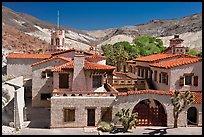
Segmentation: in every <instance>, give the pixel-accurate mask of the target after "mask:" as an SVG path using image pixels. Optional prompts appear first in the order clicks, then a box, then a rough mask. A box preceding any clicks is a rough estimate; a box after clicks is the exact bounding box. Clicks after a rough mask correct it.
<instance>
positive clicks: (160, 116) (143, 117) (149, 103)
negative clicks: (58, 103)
mask: <svg viewBox="0 0 204 137" xmlns="http://www.w3.org/2000/svg"><path fill="white" fill-rule="evenodd" d="M134 112H138V121H137V126H167V115H166V113H165V110H164V108H163V106H162V104H161V103H160V102H159V101H157V100H154V99H153V100H150V99H145V100H142V101H140V102H139V103H138V104H137V105H136V106H135V107H134V109H133V113H134Z"/></svg>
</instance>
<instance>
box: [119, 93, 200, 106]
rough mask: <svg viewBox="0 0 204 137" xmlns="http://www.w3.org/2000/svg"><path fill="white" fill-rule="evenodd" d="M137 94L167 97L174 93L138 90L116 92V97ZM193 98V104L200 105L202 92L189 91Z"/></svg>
mask: <svg viewBox="0 0 204 137" xmlns="http://www.w3.org/2000/svg"><path fill="white" fill-rule="evenodd" d="M137 94H159V95H169V96H172V97H173V96H174V91H164V90H138V91H128V92H118V93H117V95H118V96H128V95H137ZM191 94H192V95H193V96H194V101H193V104H202V92H201V91H191Z"/></svg>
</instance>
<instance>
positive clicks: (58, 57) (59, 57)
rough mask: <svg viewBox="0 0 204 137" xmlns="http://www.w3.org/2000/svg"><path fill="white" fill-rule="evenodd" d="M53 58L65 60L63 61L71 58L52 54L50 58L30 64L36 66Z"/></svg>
mask: <svg viewBox="0 0 204 137" xmlns="http://www.w3.org/2000/svg"><path fill="white" fill-rule="evenodd" d="M55 59H61V60H65V61H71V60H72V59H71V58H66V57H63V56H54V57H52V58H49V59H46V60H42V61H39V62H36V63H34V64H32V65H31V66H36V65H39V64H43V63H45V62H48V61H51V60H55Z"/></svg>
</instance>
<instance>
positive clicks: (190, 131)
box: [100, 127, 202, 135]
mask: <svg viewBox="0 0 204 137" xmlns="http://www.w3.org/2000/svg"><path fill="white" fill-rule="evenodd" d="M100 134H101V135H202V127H178V128H168V127H136V129H132V131H130V132H126V133H123V132H122V131H116V132H113V133H108V132H100Z"/></svg>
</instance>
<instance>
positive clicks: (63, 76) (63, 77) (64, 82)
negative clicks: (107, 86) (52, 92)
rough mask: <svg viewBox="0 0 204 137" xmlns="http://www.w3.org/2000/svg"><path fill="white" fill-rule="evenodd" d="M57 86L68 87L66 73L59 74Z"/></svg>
mask: <svg viewBox="0 0 204 137" xmlns="http://www.w3.org/2000/svg"><path fill="white" fill-rule="evenodd" d="M59 88H69V75H68V74H59Z"/></svg>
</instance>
